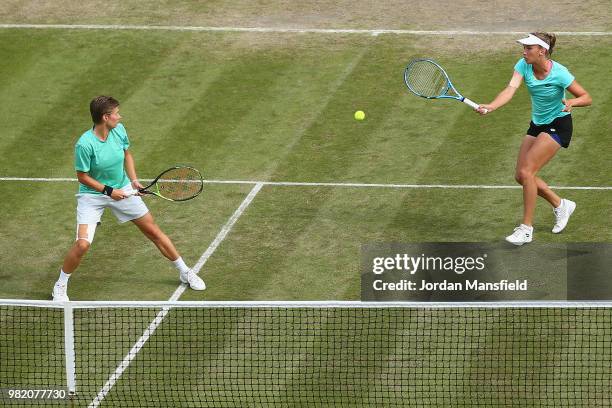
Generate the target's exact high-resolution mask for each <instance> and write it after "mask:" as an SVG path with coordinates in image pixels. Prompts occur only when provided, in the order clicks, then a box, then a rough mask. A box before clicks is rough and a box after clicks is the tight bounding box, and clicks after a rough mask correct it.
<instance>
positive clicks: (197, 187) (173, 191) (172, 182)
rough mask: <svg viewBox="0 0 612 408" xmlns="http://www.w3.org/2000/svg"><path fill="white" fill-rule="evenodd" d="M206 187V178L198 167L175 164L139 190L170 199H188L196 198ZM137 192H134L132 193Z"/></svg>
mask: <svg viewBox="0 0 612 408" xmlns="http://www.w3.org/2000/svg"><path fill="white" fill-rule="evenodd" d="M203 189H204V180H203V179H202V175H201V174H200V172H199V171H198V170H197V169H194V168H193V167H189V166H175V167H171V168H169V169H168V170H165V171H163V172H162V173H161V174H160V175H159V176H157V178H156V179H155V180H153V182H152V183H151V184H149V185H148V186H146V187H144V188H141V189H139V190H138V192H139V193H142V194H152V195H154V196H157V197H160V198H163V199H164V200H168V201H187V200H191V199H192V198H196V197H197V196H198V195H199V194H200V193H201V192H202V190H203ZM134 194H136V192H134V193H133V194H132V195H134Z"/></svg>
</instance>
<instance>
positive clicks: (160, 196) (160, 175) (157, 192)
mask: <svg viewBox="0 0 612 408" xmlns="http://www.w3.org/2000/svg"><path fill="white" fill-rule="evenodd" d="M184 168H188V169H191V170H193V171H195V172H196V174H197V175H198V176H199V177H200V189H199V190H198V192H197V193H195V194H194V195H193V196H191V197H188V198H183V199H180V200H175V199H172V198H168V197H164V196H163V195H161V194H160V193H159V187H157V181H158V180H159V179H161V178H162V176H163V175H164V174H166V173H167V172H169V171H170V170H176V169H184ZM193 182H197V181H193ZM153 186H156V188H157V191H151V190H149V189H150V188H151V187H153ZM203 189H204V179H203V178H202V173H200V171H199V170H198V169H196V168H195V167H191V166H173V167H170V168H169V169H166V170H164V171H162V172H161V173H160V174H159V176H157V177H156V178H155V180H153V181H152V182H151V184H149V185H148V186H146V187H143V188H140V189H138V192H139V193H141V194H152V195H154V196H157V197H159V198H163V199H164V200H168V201H173V202H181V201H188V200H191V199H194V198H196V197H197V196H199V195H200V193H201V192H202V190H203Z"/></svg>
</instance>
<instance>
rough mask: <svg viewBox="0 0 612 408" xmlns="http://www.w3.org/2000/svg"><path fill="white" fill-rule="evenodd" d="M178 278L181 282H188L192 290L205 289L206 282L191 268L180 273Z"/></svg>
mask: <svg viewBox="0 0 612 408" xmlns="http://www.w3.org/2000/svg"><path fill="white" fill-rule="evenodd" d="M179 276H180V279H181V282H183V283H188V284H189V287H190V288H191V289H193V290H204V289H206V284H205V283H204V281H203V280H202V278H200V277H199V276H198V275H196V273H195V272H194V271H192V270H191V269H190V270H188V271H187V272H186V273H182V272H181V273H180V275H179Z"/></svg>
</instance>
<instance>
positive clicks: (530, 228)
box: [521, 224, 533, 233]
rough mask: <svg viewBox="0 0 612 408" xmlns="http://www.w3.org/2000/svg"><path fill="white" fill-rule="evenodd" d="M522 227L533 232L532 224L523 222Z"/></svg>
mask: <svg viewBox="0 0 612 408" xmlns="http://www.w3.org/2000/svg"><path fill="white" fill-rule="evenodd" d="M521 227H523V228H524V229H526V230H527V231H529V232H531V233H533V226H532V225H525V224H521Z"/></svg>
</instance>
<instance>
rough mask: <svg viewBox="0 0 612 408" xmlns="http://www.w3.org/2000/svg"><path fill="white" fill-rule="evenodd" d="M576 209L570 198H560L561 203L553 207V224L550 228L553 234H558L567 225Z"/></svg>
mask: <svg viewBox="0 0 612 408" xmlns="http://www.w3.org/2000/svg"><path fill="white" fill-rule="evenodd" d="M575 209H576V203H575V202H573V201H571V200H566V199H565V198H563V199H561V205H560V206H559V207H558V208H553V213H554V214H555V226H554V227H553V229H552V232H553V234H558V233H560V232H561V231H563V229H565V227H566V226H567V222H568V221H569V219H570V217H571V215H572V213H573V212H574V210H575Z"/></svg>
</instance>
